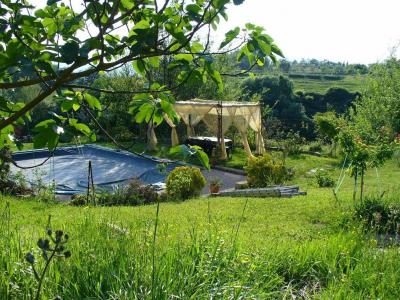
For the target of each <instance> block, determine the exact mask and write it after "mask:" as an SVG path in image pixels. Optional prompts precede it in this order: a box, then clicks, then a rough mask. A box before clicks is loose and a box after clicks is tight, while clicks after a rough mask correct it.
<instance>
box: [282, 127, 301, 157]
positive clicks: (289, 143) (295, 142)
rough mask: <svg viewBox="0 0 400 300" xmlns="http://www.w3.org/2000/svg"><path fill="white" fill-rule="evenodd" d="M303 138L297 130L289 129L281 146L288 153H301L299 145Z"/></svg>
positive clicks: (294, 154)
mask: <svg viewBox="0 0 400 300" xmlns="http://www.w3.org/2000/svg"><path fill="white" fill-rule="evenodd" d="M304 142H305V139H304V138H302V137H301V136H300V134H299V133H298V132H293V131H289V132H288V133H287V136H286V139H285V140H284V141H283V148H284V151H285V153H286V154H288V155H293V156H296V155H299V154H301V151H302V150H301V146H302V145H303V144H304Z"/></svg>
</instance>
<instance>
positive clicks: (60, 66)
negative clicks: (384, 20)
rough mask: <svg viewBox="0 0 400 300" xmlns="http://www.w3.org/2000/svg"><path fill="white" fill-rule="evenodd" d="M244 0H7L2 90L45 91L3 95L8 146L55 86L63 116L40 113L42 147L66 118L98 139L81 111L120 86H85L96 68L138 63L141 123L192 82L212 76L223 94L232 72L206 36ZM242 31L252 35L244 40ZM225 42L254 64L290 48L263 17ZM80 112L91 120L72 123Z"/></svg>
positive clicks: (156, 120)
mask: <svg viewBox="0 0 400 300" xmlns="http://www.w3.org/2000/svg"><path fill="white" fill-rule="evenodd" d="M241 2H242V1H239V0H238V1H236V0H235V1H232V0H226V1H225V0H224V1H214V0H206V1H203V0H195V1H189V0H188V1H182V2H181V3H175V1H172V2H171V1H170V2H168V1H167V2H166V3H165V5H164V6H163V7H162V8H161V7H158V5H154V2H153V1H143V2H141V3H140V4H139V3H137V2H136V1H131V0H124V1H105V2H104V1H103V2H98V1H94V2H93V1H92V2H90V3H86V1H82V3H80V4H77V5H73V6H72V2H64V1H55V0H52V1H47V5H41V6H40V8H39V7H35V6H34V5H30V4H27V3H26V2H25V1H22V2H18V1H17V2H15V3H14V2H12V1H3V2H2V5H1V8H0V16H1V21H0V28H1V33H0V45H1V47H0V50H1V51H0V52H1V53H0V88H1V89H2V90H3V89H10V90H11V89H14V88H21V87H30V86H36V87H39V88H40V92H39V93H34V94H31V95H29V96H28V99H24V100H23V101H21V99H17V100H18V102H16V103H14V102H12V101H11V100H10V99H8V98H5V97H3V95H0V106H1V109H0V131H1V139H0V147H2V146H3V145H4V144H10V143H12V141H13V135H14V126H15V125H22V124H24V122H26V121H27V120H28V119H30V115H29V112H30V111H31V110H32V109H34V108H35V107H37V106H38V105H39V104H40V103H42V102H43V101H45V99H47V98H48V97H52V96H54V95H55V94H57V95H56V96H55V97H54V98H55V99H56V100H57V101H56V103H57V104H56V106H57V107H56V111H57V113H59V115H58V116H53V117H52V118H51V119H48V120H40V121H41V123H39V124H40V125H39V126H37V127H36V129H35V133H36V135H37V136H36V137H35V141H34V145H35V147H44V146H47V147H48V148H49V149H54V147H55V146H56V145H57V143H58V141H59V138H60V137H59V136H60V134H62V129H63V128H64V126H65V125H67V126H70V127H72V129H73V130H76V131H78V132H80V133H82V134H84V135H85V136H87V137H91V138H93V139H94V134H92V132H91V131H90V130H89V127H88V126H87V125H86V124H84V122H83V121H84V120H83V119H84V118H83V117H82V113H81V110H84V112H85V114H86V115H88V116H90V118H91V119H94V118H96V117H98V116H99V115H100V114H101V113H102V108H101V107H102V106H101V101H99V100H98V96H100V97H101V96H102V95H101V94H100V95H99V93H102V92H104V93H107V94H116V93H118V91H114V90H112V89H109V87H106V88H103V87H102V88H100V89H96V88H94V91H95V92H96V93H97V95H96V96H95V95H94V93H92V92H90V94H89V93H87V92H85V93H83V94H82V92H80V91H82V90H92V89H93V87H92V86H91V82H90V81H91V76H96V75H98V74H102V73H104V72H106V71H112V70H115V69H117V68H119V67H121V66H122V65H126V64H131V65H132V67H133V69H134V73H135V76H137V77H139V78H141V79H142V80H143V82H144V84H143V86H142V87H143V88H142V89H141V90H140V91H137V90H135V91H132V93H131V91H130V90H128V91H124V92H123V94H130V93H131V94H138V96H137V97H134V99H133V100H134V102H136V103H134V104H133V105H132V107H133V108H132V111H131V112H132V113H133V114H134V115H135V120H136V121H137V122H138V123H143V122H147V123H151V124H152V125H153V124H154V125H159V124H160V123H161V122H163V116H164V114H166V115H168V116H169V117H171V116H172V117H173V112H172V110H171V105H172V104H173V101H174V99H173V97H172V96H171V91H172V90H173V89H177V88H179V87H181V86H183V85H184V84H185V83H186V82H188V81H190V82H201V83H205V82H207V81H212V82H213V83H214V84H215V85H216V86H217V88H218V91H219V92H222V91H223V88H224V84H223V82H222V76H221V74H220V72H219V70H218V69H217V68H216V67H215V65H214V59H213V57H212V55H211V53H210V48H209V47H207V46H208V42H207V40H208V39H207V38H206V39H200V37H201V36H202V34H201V29H202V28H205V27H207V26H209V27H212V28H213V29H214V30H217V28H218V26H219V23H220V19H221V17H223V18H225V19H226V18H227V13H226V10H227V7H228V6H229V4H231V3H234V4H236V5H239V4H241ZM74 4H75V3H74ZM120 24H124V30H123V31H121V32H118V33H119V34H120V36H118V35H117V34H116V32H115V30H116V27H120ZM125 29H126V30H125ZM89 30H90V32H89ZM93 32H96V34H94V35H93V34H92V33H93ZM236 37H240V41H241V42H242V41H243V43H242V44H239V45H237V43H236ZM221 46H222V47H226V48H227V49H231V48H232V49H233V48H235V49H237V50H238V53H239V56H240V57H239V58H238V59H239V60H241V59H242V58H246V59H247V60H248V61H249V63H251V64H258V65H263V64H264V62H265V61H266V60H273V61H276V59H277V57H282V56H283V54H282V52H281V51H280V49H279V48H278V47H277V46H276V45H275V43H274V41H273V40H272V38H270V37H269V36H268V35H266V34H265V33H264V29H263V28H262V27H259V26H255V25H253V24H246V25H245V27H244V28H235V29H234V30H233V31H230V32H228V33H227V34H226V39H225V41H224V42H223V44H222V45H221ZM236 46H238V47H236ZM228 47H229V48H228ZM224 52H225V51H224ZM228 52H232V51H229V50H228ZM160 70H163V71H162V72H159V71H160ZM170 71H173V72H176V74H177V75H176V77H175V78H176V80H174V81H173V82H167V80H166V79H167V78H172V77H169V76H168V73H169V72H170ZM242 73H243V74H245V73H246V72H242ZM160 74H162V75H161V76H160ZM137 102H140V105H136V104H137ZM25 103H26V104H27V105H25ZM90 111H92V112H91V114H90V113H89V112H90ZM126 111H128V110H126ZM76 114H80V115H81V117H82V118H80V119H79V118H76V120H77V121H76V122H68V119H69V118H70V116H71V115H76ZM73 118H75V117H73ZM171 119H172V120H174V119H175V118H171ZM85 121H86V122H87V120H85Z"/></svg>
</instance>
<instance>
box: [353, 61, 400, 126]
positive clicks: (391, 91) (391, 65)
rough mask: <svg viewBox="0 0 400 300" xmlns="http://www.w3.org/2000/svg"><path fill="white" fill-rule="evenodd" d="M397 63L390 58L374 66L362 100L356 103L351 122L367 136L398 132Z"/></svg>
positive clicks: (399, 87)
mask: <svg viewBox="0 0 400 300" xmlns="http://www.w3.org/2000/svg"><path fill="white" fill-rule="evenodd" d="M399 93H400V61H399V60H397V59H395V58H390V59H388V60H387V61H386V63H384V64H377V65H375V66H373V68H372V70H371V74H370V76H369V77H368V80H367V82H366V85H365V90H364V92H363V96H362V97H361V98H360V99H359V100H358V101H357V102H356V103H355V109H354V113H353V118H354V119H355V121H356V122H357V123H358V124H359V125H360V126H362V127H364V128H366V129H367V130H369V131H370V132H377V133H378V132H379V131H380V130H381V129H382V128H387V129H389V130H390V131H392V133H397V132H400V104H399V101H398V95H399Z"/></svg>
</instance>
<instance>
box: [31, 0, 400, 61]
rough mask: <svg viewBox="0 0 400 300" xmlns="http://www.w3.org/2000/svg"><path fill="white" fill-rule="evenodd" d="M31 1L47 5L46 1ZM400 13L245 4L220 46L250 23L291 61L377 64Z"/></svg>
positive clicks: (352, 2) (258, 0)
mask: <svg viewBox="0 0 400 300" xmlns="http://www.w3.org/2000/svg"><path fill="white" fill-rule="evenodd" d="M73 1H74V2H75V1H76V2H79V3H80V2H81V1H78V0H73ZM157 1H158V2H159V3H160V5H162V3H164V0H157ZM188 2H189V1H188ZM31 3H33V4H34V5H35V6H36V7H41V6H43V5H45V3H46V1H45V0H31ZM399 13H400V0H245V1H244V3H243V4H242V5H239V6H234V5H231V6H230V7H229V9H228V15H229V20H228V22H225V21H224V22H222V23H221V24H220V26H219V27H218V31H217V32H214V33H213V38H214V45H219V44H220V42H221V41H222V40H223V37H224V34H225V32H227V31H229V30H230V29H233V28H235V27H236V26H239V27H242V26H244V24H246V23H249V22H250V23H253V24H256V25H259V26H263V27H264V28H265V29H266V32H267V33H268V34H269V35H270V36H272V37H273V38H274V40H275V42H276V44H277V45H278V46H279V47H280V49H281V50H282V51H283V53H284V55H285V57H286V58H287V59H289V60H295V59H296V60H300V59H312V58H316V59H319V60H325V59H326V60H330V61H335V62H348V63H364V64H371V63H376V62H379V61H383V60H384V59H385V58H387V57H388V56H389V55H390V54H391V53H392V52H393V49H394V47H397V46H399V45H400V17H399ZM397 54H399V55H396V56H398V57H399V56H400V50H399V51H397Z"/></svg>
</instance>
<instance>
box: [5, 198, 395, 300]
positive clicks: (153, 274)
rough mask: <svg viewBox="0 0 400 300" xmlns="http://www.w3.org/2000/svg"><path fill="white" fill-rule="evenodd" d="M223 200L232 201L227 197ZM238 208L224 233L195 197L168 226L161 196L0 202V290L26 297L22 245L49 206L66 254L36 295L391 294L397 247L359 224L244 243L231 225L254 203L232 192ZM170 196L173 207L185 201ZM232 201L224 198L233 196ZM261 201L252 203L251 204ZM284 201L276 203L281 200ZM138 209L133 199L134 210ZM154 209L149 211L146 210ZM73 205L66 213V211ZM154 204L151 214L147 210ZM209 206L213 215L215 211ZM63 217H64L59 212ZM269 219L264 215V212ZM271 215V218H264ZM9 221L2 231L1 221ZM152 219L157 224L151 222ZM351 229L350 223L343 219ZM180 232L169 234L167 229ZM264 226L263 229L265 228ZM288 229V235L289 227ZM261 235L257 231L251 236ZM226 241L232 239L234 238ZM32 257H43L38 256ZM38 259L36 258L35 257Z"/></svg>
mask: <svg viewBox="0 0 400 300" xmlns="http://www.w3.org/2000/svg"><path fill="white" fill-rule="evenodd" d="M215 201H222V202H223V203H222V205H224V206H225V207H226V205H229V204H230V202H229V201H230V200H215ZM237 201H238V207H241V209H240V210H239V212H238V214H237V215H236V216H237V218H235V220H234V221H233V222H232V224H233V225H232V226H233V227H232V231H230V233H229V231H228V233H226V232H225V231H224V230H222V228H221V227H220V226H219V225H218V223H216V222H213V219H211V213H213V207H212V206H211V205H210V204H208V203H207V204H205V205H204V206H199V205H198V202H196V201H193V202H192V203H187V204H185V205H187V206H190V205H192V206H195V207H196V213H197V214H201V213H202V212H201V210H202V209H204V213H203V214H202V216H204V217H202V218H204V220H203V221H204V226H203V224H202V223H199V222H200V221H199V220H195V219H191V220H188V221H189V225H188V226H183V224H182V227H184V229H183V230H177V229H176V228H173V227H172V225H171V223H168V222H167V221H166V220H165V218H163V217H162V215H161V213H162V210H163V209H166V207H165V206H164V205H163V204H162V205H158V206H152V207H147V208H146V211H145V210H141V211H140V212H139V215H142V217H138V215H137V214H133V212H134V210H135V209H131V210H127V211H126V213H127V214H125V215H124V217H127V216H129V212H132V214H131V219H130V220H127V219H125V218H121V217H120V216H118V215H116V212H122V211H123V209H124V208H88V209H81V210H78V209H74V210H69V208H66V207H63V206H61V205H58V206H55V207H54V206H51V205H47V204H46V205H44V204H40V205H39V204H36V203H35V202H33V203H32V204H26V203H24V204H22V203H20V202H19V201H11V204H10V205H9V206H7V204H6V203H5V202H4V201H2V202H0V205H1V209H2V211H3V212H6V213H3V217H2V218H1V220H0V229H1V231H0V253H1V255H0V266H1V270H0V271H1V272H0V299H31V297H32V295H33V293H34V291H35V282H34V279H33V277H32V276H31V270H30V267H29V265H28V264H26V263H24V256H25V254H26V252H28V251H30V250H31V249H36V246H35V241H36V239H37V237H38V235H39V234H40V233H41V232H42V231H41V230H43V229H44V228H45V227H46V215H45V212H46V211H47V210H51V209H54V210H53V212H55V214H57V215H58V218H59V219H58V220H57V216H54V217H53V219H52V223H53V224H52V226H53V227H55V226H57V228H59V227H60V226H61V228H62V226H64V227H65V228H64V229H65V230H66V231H68V232H69V233H70V241H69V242H68V248H69V249H70V250H71V252H72V257H71V258H70V259H69V260H67V261H64V260H61V261H58V262H56V263H54V264H52V265H51V266H50V270H49V276H48V277H47V279H46V282H45V284H44V289H43V296H44V297H47V298H50V299H51V297H53V296H54V295H60V296H61V297H62V298H63V299H84V298H90V299H175V298H176V299H269V298H270V299H276V298H291V297H294V296H296V297H304V298H312V297H317V298H320V297H322V298H335V297H337V298H340V297H342V298H343V297H344V296H346V295H351V296H352V299H356V298H359V299H361V298H366V297H369V296H372V297H373V298H376V297H379V298H397V296H399V295H400V291H399V287H398V286H397V283H398V282H399V280H400V273H399V272H398V270H399V268H400V260H399V259H398V258H399V252H398V250H397V249H395V248H393V249H385V250H384V251H381V250H380V249H378V248H376V244H374V242H371V241H368V240H366V239H365V238H364V236H363V235H360V233H359V232H358V230H356V229H351V230H350V231H346V232H344V231H342V230H335V231H332V232H330V233H329V234H325V235H323V236H322V237H321V238H316V236H315V237H310V238H308V239H307V238H306V239H302V240H301V241H300V242H298V243H293V242H292V241H290V240H288V239H287V238H285V237H283V236H282V237H281V238H279V237H278V238H276V241H275V242H271V243H268V244H267V245H264V246H263V247H260V248H257V249H256V248H255V247H252V246H251V244H249V245H246V246H244V245H243V243H244V240H243V235H241V234H239V230H240V231H242V229H243V230H244V229H246V231H244V232H243V234H246V233H248V231H247V230H248V228H247V227H245V226H244V225H245V223H246V222H247V220H248V218H251V217H254V215H253V214H254V209H256V207H254V204H253V203H251V202H249V200H248V199H242V200H240V201H239V200H237ZM172 205H174V209H175V210H174V212H175V213H179V211H180V210H182V209H183V207H182V206H180V204H170V205H169V207H168V209H170V208H171V207H172ZM231 205H232V204H231ZM27 208H28V209H29V211H31V212H37V215H40V213H42V214H44V216H45V217H44V218H43V219H38V218H36V217H33V215H34V213H32V220H28V219H21V218H20V216H23V215H24V210H26V209H27ZM257 208H258V209H259V207H257ZM281 208H282V207H281ZM139 209H141V208H136V210H139ZM151 211H152V212H153V217H151V214H150V216H149V217H147V215H146V214H147V212H149V213H151ZM71 212H73V213H74V214H71ZM154 213H156V218H154ZM219 217H220V216H219V215H218V212H217V211H215V218H219ZM60 219H62V220H60ZM266 220H267V218H266ZM271 222H272V221H271ZM7 227H8V228H9V230H6V229H7ZM156 227H157V228H156ZM350 228H351V227H350ZM174 231H176V232H179V233H178V234H176V235H173V232H174ZM266 234H268V232H266ZM293 234H295V233H294V232H293ZM260 237H262V235H259V234H258V235H257V238H260ZM232 241H233V242H232ZM38 263H39V264H40V263H41V262H38ZM39 267H41V266H39Z"/></svg>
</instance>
